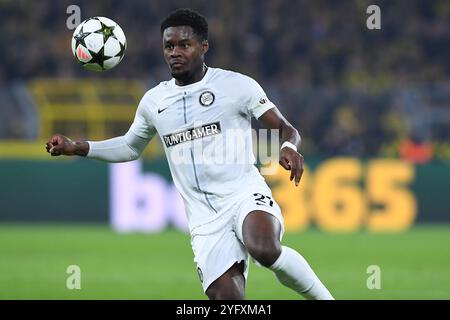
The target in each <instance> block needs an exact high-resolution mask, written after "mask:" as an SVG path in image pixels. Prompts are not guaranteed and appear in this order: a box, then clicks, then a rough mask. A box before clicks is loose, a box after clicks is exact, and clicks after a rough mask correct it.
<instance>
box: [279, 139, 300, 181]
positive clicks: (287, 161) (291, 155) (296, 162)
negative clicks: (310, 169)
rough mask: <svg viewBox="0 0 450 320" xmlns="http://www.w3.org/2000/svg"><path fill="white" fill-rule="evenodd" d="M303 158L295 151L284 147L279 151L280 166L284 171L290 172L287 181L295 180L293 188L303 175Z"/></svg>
mask: <svg viewBox="0 0 450 320" xmlns="http://www.w3.org/2000/svg"><path fill="white" fill-rule="evenodd" d="M303 160H304V159H303V156H302V155H301V154H300V153H298V152H297V151H295V150H293V149H291V148H289V147H284V148H282V149H281V150H280V161H279V163H280V165H281V166H282V167H283V168H285V169H286V170H291V176H290V178H289V180H291V181H292V179H295V180H294V181H295V186H298V184H299V182H300V179H301V178H302V174H303Z"/></svg>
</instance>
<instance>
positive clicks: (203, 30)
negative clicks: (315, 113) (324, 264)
mask: <svg viewBox="0 0 450 320" xmlns="http://www.w3.org/2000/svg"><path fill="white" fill-rule="evenodd" d="M161 36H162V42H163V53H164V58H165V60H166V62H167V64H168V66H169V68H170V71H171V73H172V77H173V78H172V79H171V80H170V81H163V82H161V83H160V84H159V85H157V86H156V87H154V88H152V89H150V90H149V91H148V92H147V93H146V94H145V95H144V97H143V98H142V100H141V101H140V103H139V106H138V108H137V112H136V116H135V119H134V121H133V123H132V125H131V127H130V129H129V131H128V132H127V133H126V134H125V135H124V136H121V137H116V138H112V139H108V140H104V141H96V142H94V141H84V142H75V141H72V140H70V139H69V138H67V137H65V136H63V135H60V134H56V135H54V136H52V137H51V138H50V140H49V141H48V142H47V145H46V149H47V152H49V153H50V154H51V155H52V156H59V155H66V156H72V155H78V156H84V157H87V158H91V159H98V160H102V161H108V162H124V161H132V160H135V159H137V158H138V157H139V156H140V154H141V153H142V151H143V150H144V148H145V147H146V145H147V144H148V142H149V141H150V140H151V139H152V138H153V136H155V134H156V133H158V135H159V136H160V138H161V140H162V142H163V145H164V149H165V153H166V157H167V159H168V163H169V167H170V171H171V174H172V178H173V181H174V183H175V185H176V187H177V189H178V191H179V192H180V194H181V196H182V198H183V200H184V204H185V208H186V213H187V218H188V223H189V229H190V234H191V244H192V249H193V252H194V256H195V258H194V261H195V262H196V264H197V270H198V273H199V276H200V280H201V282H202V286H203V289H204V291H205V293H206V295H207V296H208V297H209V298H210V299H243V298H244V292H245V282H246V279H247V274H248V267H249V258H250V256H251V257H253V259H254V260H255V261H256V262H257V263H258V264H259V265H262V266H264V267H266V268H268V269H270V270H272V271H273V273H274V274H275V276H276V278H277V279H278V280H279V281H280V282H281V283H282V284H283V285H285V286H287V287H289V288H291V289H293V290H295V291H296V292H298V293H299V294H301V295H303V296H304V297H305V298H307V299H333V297H332V295H331V294H330V292H329V291H328V290H327V289H326V288H325V286H324V285H323V284H322V282H321V281H320V280H319V278H318V277H317V276H316V274H315V273H314V272H313V270H312V269H311V267H310V266H309V264H308V263H307V262H306V260H305V259H304V258H303V257H302V256H301V255H300V254H299V253H298V252H296V251H295V250H293V249H291V248H289V247H286V246H283V245H282V244H281V239H282V235H283V231H284V222H283V217H282V214H281V211H280V208H279V206H278V204H277V203H276V202H275V200H274V199H273V198H272V193H271V190H270V189H269V187H268V186H267V184H266V182H265V180H264V178H263V177H262V176H261V174H260V173H259V171H258V169H257V168H256V167H255V166H254V162H255V161H254V157H253V153H252V147H251V138H252V135H251V118H252V117H255V118H257V119H258V120H259V121H260V122H261V123H262V125H263V126H264V127H266V128H270V129H279V131H280V140H281V141H280V142H281V143H282V144H281V149H280V154H279V163H280V164H281V166H283V168H285V169H286V170H290V171H291V174H290V180H291V181H292V180H294V182H295V185H296V186H298V184H299V181H300V178H301V176H302V172H303V157H302V156H301V155H300V154H299V153H298V152H297V148H298V147H299V145H300V140H301V138H300V135H299V133H298V132H297V130H296V129H295V128H294V127H292V125H291V124H290V123H289V122H288V121H287V120H286V119H285V118H284V117H283V115H282V114H281V113H280V112H279V110H278V109H277V108H276V106H275V105H274V104H273V103H272V102H271V101H270V100H269V99H268V98H267V96H266V94H265V93H264V91H263V89H262V88H261V87H260V86H259V84H258V83H257V82H256V81H255V80H253V79H252V78H250V77H248V76H245V75H242V74H240V73H236V72H232V71H227V70H222V69H219V68H211V67H207V66H206V64H205V62H204V55H205V53H206V52H207V51H208V24H207V21H206V19H205V18H204V17H203V16H201V15H200V14H199V13H197V12H195V11H193V10H190V9H178V10H176V11H174V12H173V13H171V14H170V15H169V16H168V17H166V19H165V20H164V21H163V22H162V24H161ZM235 132H240V133H241V135H242V139H243V140H244V142H245V143H237V144H236V145H233V146H236V148H238V150H237V153H236V155H233V154H232V155H231V156H229V155H230V153H231V152H232V150H231V149H233V148H229V146H230V144H228V145H227V143H226V141H227V139H228V140H229V139H232V138H233V137H232V135H233V134H235ZM224 146H226V147H224ZM223 153H225V154H227V153H228V154H227V155H226V161H225V162H224V163H220V162H217V161H216V162H215V161H209V160H215V158H217V157H218V155H219V154H221V155H223ZM242 155H245V156H248V158H249V159H252V161H249V162H248V163H245V162H244V163H243V162H240V159H241V157H240V156H242ZM180 159H181V160H182V161H180Z"/></svg>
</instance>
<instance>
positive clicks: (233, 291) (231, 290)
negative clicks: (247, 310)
mask: <svg viewBox="0 0 450 320" xmlns="http://www.w3.org/2000/svg"><path fill="white" fill-rule="evenodd" d="M244 292H245V278H244V261H242V262H240V263H237V262H236V263H235V264H234V265H233V266H232V267H231V268H230V269H228V270H227V271H226V272H225V273H224V274H223V275H221V276H220V277H219V278H217V279H216V280H214V282H213V283H211V285H210V286H209V287H208V289H207V290H206V295H207V296H208V298H209V299H210V300H243V299H244Z"/></svg>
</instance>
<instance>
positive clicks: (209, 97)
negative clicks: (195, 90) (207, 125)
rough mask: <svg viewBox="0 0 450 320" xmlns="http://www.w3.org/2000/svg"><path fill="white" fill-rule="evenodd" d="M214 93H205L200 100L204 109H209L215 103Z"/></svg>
mask: <svg viewBox="0 0 450 320" xmlns="http://www.w3.org/2000/svg"><path fill="white" fill-rule="evenodd" d="M214 99H215V96H214V93H212V92H211V91H205V92H203V93H202V94H201V95H200V98H199V99H198V100H199V101H200V104H201V105H202V106H204V107H209V106H210V105H212V104H213V103H214Z"/></svg>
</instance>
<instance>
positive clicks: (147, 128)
mask: <svg viewBox="0 0 450 320" xmlns="http://www.w3.org/2000/svg"><path fill="white" fill-rule="evenodd" d="M150 105H151V100H150V99H149V98H148V96H147V95H144V97H143V98H142V99H141V101H140V102H139V106H138V108H137V111H136V115H135V117H134V121H133V123H132V124H131V127H130V131H131V132H133V133H134V134H135V135H137V136H139V137H141V138H143V139H148V140H150V139H151V138H153V136H154V135H155V133H156V129H155V127H154V125H153V122H152V119H151V116H150V110H149V108H150Z"/></svg>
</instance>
